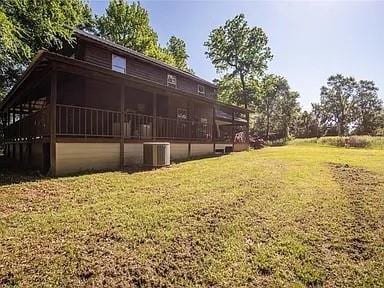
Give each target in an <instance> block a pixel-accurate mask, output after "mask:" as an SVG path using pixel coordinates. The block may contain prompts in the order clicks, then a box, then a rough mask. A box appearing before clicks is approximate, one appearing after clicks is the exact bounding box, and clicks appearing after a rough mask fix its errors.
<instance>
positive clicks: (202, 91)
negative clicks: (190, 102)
mask: <svg viewBox="0 0 384 288" xmlns="http://www.w3.org/2000/svg"><path fill="white" fill-rule="evenodd" d="M197 94H199V95H205V87H204V86H203V85H200V84H198V85H197Z"/></svg>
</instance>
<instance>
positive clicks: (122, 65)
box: [112, 54, 127, 73]
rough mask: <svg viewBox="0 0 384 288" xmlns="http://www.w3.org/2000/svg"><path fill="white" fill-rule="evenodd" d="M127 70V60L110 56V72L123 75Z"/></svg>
mask: <svg viewBox="0 0 384 288" xmlns="http://www.w3.org/2000/svg"><path fill="white" fill-rule="evenodd" d="M126 68H127V60H126V59H125V58H124V57H121V56H117V55H114V54H112V70H113V71H117V72H120V73H125V71H126Z"/></svg>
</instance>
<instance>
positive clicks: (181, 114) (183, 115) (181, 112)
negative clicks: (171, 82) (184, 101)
mask: <svg viewBox="0 0 384 288" xmlns="http://www.w3.org/2000/svg"><path fill="white" fill-rule="evenodd" d="M177 119H179V120H187V109H183V108H177Z"/></svg>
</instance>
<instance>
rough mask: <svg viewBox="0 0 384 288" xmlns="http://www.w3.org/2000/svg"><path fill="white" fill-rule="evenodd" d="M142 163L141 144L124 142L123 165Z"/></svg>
mask: <svg viewBox="0 0 384 288" xmlns="http://www.w3.org/2000/svg"><path fill="white" fill-rule="evenodd" d="M142 164H143V144H142V143H128V144H124V165H127V166H129V165H142Z"/></svg>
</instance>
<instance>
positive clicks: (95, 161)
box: [56, 143, 120, 175]
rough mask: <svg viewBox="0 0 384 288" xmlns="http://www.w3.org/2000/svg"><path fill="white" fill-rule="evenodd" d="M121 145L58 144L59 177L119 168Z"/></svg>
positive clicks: (57, 162)
mask: <svg viewBox="0 0 384 288" xmlns="http://www.w3.org/2000/svg"><path fill="white" fill-rule="evenodd" d="M119 163H120V144H119V143H57V144H56V171H57V174H58V175H64V174H69V173H75V172H79V171H87V170H114V169H117V168H119Z"/></svg>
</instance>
